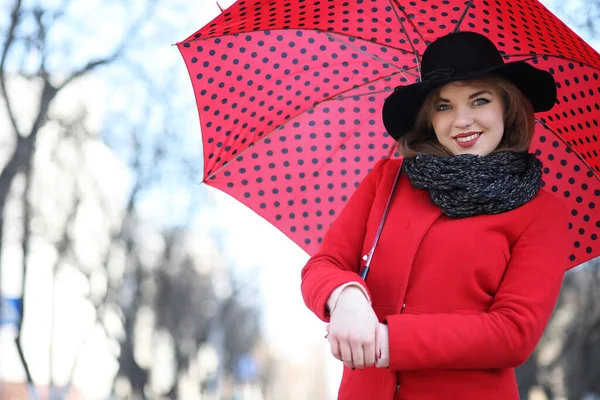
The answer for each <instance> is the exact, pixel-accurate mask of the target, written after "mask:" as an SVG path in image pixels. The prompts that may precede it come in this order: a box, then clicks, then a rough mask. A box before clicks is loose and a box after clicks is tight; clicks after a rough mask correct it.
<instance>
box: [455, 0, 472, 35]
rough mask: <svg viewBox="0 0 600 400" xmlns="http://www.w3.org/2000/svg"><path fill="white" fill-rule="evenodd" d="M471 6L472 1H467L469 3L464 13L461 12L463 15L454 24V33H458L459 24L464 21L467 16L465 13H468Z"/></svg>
mask: <svg viewBox="0 0 600 400" xmlns="http://www.w3.org/2000/svg"><path fill="white" fill-rule="evenodd" d="M472 4H473V0H469V3H468V4H467V6H466V7H465V11H463V15H461V17H460V19H459V20H458V22H457V23H456V28H454V32H458V29H459V28H460V24H462V22H463V21H464V20H465V17H466V16H467V12H468V11H469V8H470V7H471V5H472Z"/></svg>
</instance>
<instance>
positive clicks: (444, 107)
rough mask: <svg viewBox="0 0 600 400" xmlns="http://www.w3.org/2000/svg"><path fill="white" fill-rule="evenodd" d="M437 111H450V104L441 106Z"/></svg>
mask: <svg viewBox="0 0 600 400" xmlns="http://www.w3.org/2000/svg"><path fill="white" fill-rule="evenodd" d="M435 109H436V111H446V110H449V109H450V106H449V105H448V104H439V105H438V106H437V107H436V108H435Z"/></svg>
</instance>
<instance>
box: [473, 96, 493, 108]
mask: <svg viewBox="0 0 600 400" xmlns="http://www.w3.org/2000/svg"><path fill="white" fill-rule="evenodd" d="M489 102H490V101H489V100H488V99H486V98H483V97H482V98H479V99H477V100H475V102H474V104H475V105H476V106H482V105H484V104H487V103H489Z"/></svg>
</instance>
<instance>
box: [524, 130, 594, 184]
mask: <svg viewBox="0 0 600 400" xmlns="http://www.w3.org/2000/svg"><path fill="white" fill-rule="evenodd" d="M536 121H537V122H538V123H539V124H541V125H542V126H543V127H544V128H546V129H548V130H549V131H550V132H552V133H553V134H554V136H555V137H556V138H557V139H558V140H560V141H561V142H563V144H564V145H565V146H567V148H568V149H570V150H571V153H572V154H575V156H576V157H577V158H578V159H579V161H581V162H582V163H583V164H584V165H585V166H587V167H588V169H589V170H590V171H592V174H594V176H595V177H596V178H598V179H599V180H600V175H598V173H597V172H596V171H594V169H593V168H592V166H591V165H590V164H588V163H587V161H585V160H584V159H583V158H582V157H581V154H579V152H578V151H577V150H575V149H574V148H573V147H572V146H571V145H570V144H569V142H567V140H566V139H565V138H563V137H562V135H559V134H558V133H556V131H554V129H552V128H551V127H550V126H549V125H548V124H546V123H545V122H543V121H541V120H539V119H536Z"/></svg>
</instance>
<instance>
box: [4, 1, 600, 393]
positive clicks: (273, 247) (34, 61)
mask: <svg viewBox="0 0 600 400" xmlns="http://www.w3.org/2000/svg"><path fill="white" fill-rule="evenodd" d="M232 3H233V2H232V1H231V0H222V1H219V2H218V3H217V2H216V1H214V0H168V1H166V0H129V1H119V0H87V1H75V0H2V1H0V32H2V34H1V35H0V38H1V42H0V46H1V47H0V51H1V53H0V57H1V58H0V88H1V92H0V165H1V166H2V172H1V175H0V215H2V216H3V217H2V219H1V222H0V239H1V240H0V296H1V297H0V298H1V300H2V303H1V304H2V308H1V314H0V399H2V400H5V399H6V400H13V399H29V398H31V399H44V400H45V399H48V400H50V399H52V400H55V399H69V400H75V399H190V400H191V399H210V400H217V399H219V400H220V399H227V400H234V399H235V400H242V399H244V400H267V399H269V400H282V399H283V400H288V399H289V400H320V399H323V400H329V399H335V397H336V393H337V387H338V384H339V379H340V376H341V363H339V362H338V361H337V360H335V359H333V357H332V356H331V355H330V354H329V352H328V346H327V342H326V341H325V340H324V339H323V336H324V335H325V324H323V323H322V322H320V321H319V320H317V318H316V317H315V316H314V315H312V314H311V313H310V312H309V311H308V310H307V309H306V308H305V307H304V304H303V302H302V298H301V294H300V270H301V268H302V266H303V265H304V263H305V262H306V260H307V259H308V255H307V254H306V253H304V252H303V251H302V250H301V249H299V248H298V247H297V246H296V245H295V244H293V243H292V242H291V241H290V240H289V239H288V238H286V237H285V236H284V235H283V234H282V233H280V232H279V231H277V230H276V229H275V228H274V227H272V226H271V225H270V224H268V223H267V222H265V221H263V220H262V219H261V218H260V217H258V216H257V215H255V214H254V213H253V212H252V211H250V210H249V209H247V208H246V207H245V206H243V205H241V204H240V203H238V202H237V201H235V200H233V199H232V198H230V197H229V196H227V195H226V194H224V193H222V192H219V191H217V190H215V189H213V188H210V187H208V186H206V185H204V184H201V183H199V182H200V180H201V179H202V176H203V175H202V159H203V158H202V141H201V136H200V135H201V132H200V129H199V126H200V125H199V122H198V113H197V109H196V104H195V100H194V94H193V91H192V89H191V84H190V81H189V76H188V73H187V71H186V68H185V65H184V62H183V60H182V58H181V55H180V53H179V51H178V50H177V47H176V46H174V44H175V43H176V42H177V41H180V40H183V39H184V38H186V37H187V36H189V35H190V34H191V33H193V32H194V31H196V30H197V29H199V28H200V27H201V26H203V25H205V24H206V23H208V22H210V21H211V20H212V19H213V18H214V17H215V16H217V15H218V14H219V13H220V12H221V10H220V8H222V9H226V8H227V7H228V6H229V5H231V4H232ZM542 3H543V4H544V5H545V6H546V7H548V8H549V9H550V10H551V11H553V12H554V13H555V14H556V15H558V16H559V17H560V18H561V19H562V20H563V21H565V23H567V25H569V26H570V27H571V28H572V29H573V30H575V31H576V32H577V33H578V34H579V35H580V36H582V37H583V38H584V39H585V40H586V41H587V42H588V43H590V44H591V45H592V46H594V48H595V49H596V50H599V49H600V0H589V1H583V0H570V1H569V2H566V1H560V0H544V1H542ZM596 95H597V94H596ZM16 343H19V346H17V344H16ZM20 352H21V353H20ZM518 379H519V383H520V388H521V394H522V398H523V399H526V398H530V399H534V400H537V399H540V400H541V399H574V400H578V399H585V400H593V399H600V261H599V260H598V259H595V260H592V261H590V262H588V263H587V264H586V265H584V266H580V267H578V268H575V269H574V270H572V271H570V272H569V273H568V274H567V277H566V279H565V285H564V288H563V293H562V295H561V298H560V301H559V304H558V306H557V308H556V310H555V313H554V315H553V318H552V320H551V322H550V325H549V326H548V329H547V330H546V334H545V335H544V337H543V339H542V341H541V342H540V344H539V346H538V349H537V350H536V352H535V353H534V354H533V356H532V357H531V358H530V359H529V360H528V361H527V363H526V364H525V365H523V366H522V367H520V368H519V371H518Z"/></svg>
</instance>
